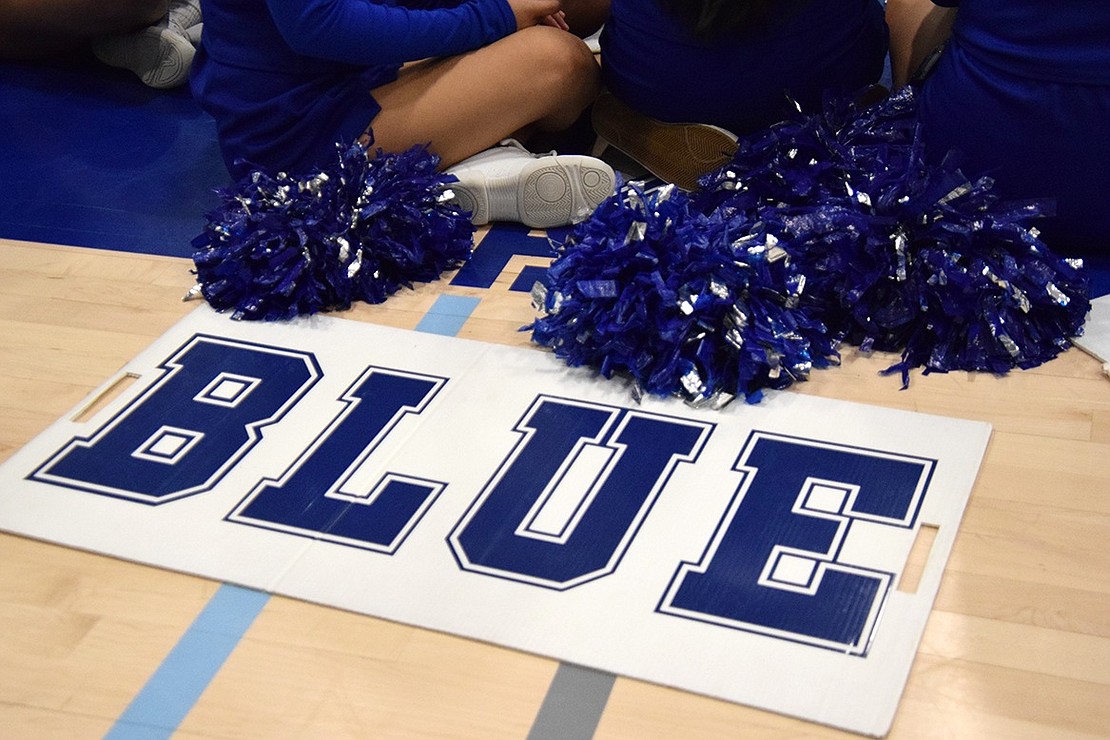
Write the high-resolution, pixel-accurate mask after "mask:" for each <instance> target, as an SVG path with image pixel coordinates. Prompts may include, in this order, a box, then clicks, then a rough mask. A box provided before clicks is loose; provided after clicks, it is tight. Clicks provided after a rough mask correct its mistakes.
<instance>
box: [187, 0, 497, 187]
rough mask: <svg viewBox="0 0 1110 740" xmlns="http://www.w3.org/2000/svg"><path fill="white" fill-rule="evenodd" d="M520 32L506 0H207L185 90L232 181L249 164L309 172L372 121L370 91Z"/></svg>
mask: <svg viewBox="0 0 1110 740" xmlns="http://www.w3.org/2000/svg"><path fill="white" fill-rule="evenodd" d="M515 30H516V19H515V18H514V16H513V13H512V9H511V8H510V7H509V5H508V3H507V2H506V1H505V0H453V1H452V0H440V1H439V2H438V3H437V2H435V0H381V1H380V2H372V1H371V0H204V34H203V41H202V44H201V48H200V49H199V50H198V52H197V55H196V58H195V59H194V61H193V70H192V75H191V86H192V91H193V95H194V97H196V99H197V101H198V102H199V103H200V105H201V107H202V108H204V110H206V111H208V112H209V113H210V114H212V116H213V117H214V118H215V119H216V128H217V131H218V133H219V139H220V149H221V152H222V153H223V157H224V161H225V162H226V163H227V166H228V170H229V171H230V172H231V174H232V176H233V177H235V178H236V179H238V178H240V177H242V176H243V175H244V174H246V173H247V171H249V169H250V166H251V165H254V166H258V167H263V168H266V169H268V170H271V171H275V172H276V171H279V170H283V171H287V172H291V173H303V172H309V171H312V170H313V169H316V168H319V167H321V166H323V165H326V164H328V163H330V162H333V161H335V158H336V156H337V155H336V143H337V142H343V143H350V142H352V141H354V139H356V138H357V137H358V136H359V135H360V134H361V133H362V132H363V130H364V129H365V128H366V127H367V125H369V124H370V122H371V120H372V119H373V118H374V116H375V115H376V114H377V113H378V111H379V110H380V107H379V106H378V104H377V102H375V100H374V98H373V96H372V95H371V92H370V91H371V90H372V89H374V88H376V87H379V86H380V85H383V84H385V83H387V82H390V81H392V80H394V79H396V76H397V70H398V69H399V68H400V66H401V64H402V63H404V62H408V61H414V60H418V59H424V58H428V57H436V56H450V55H454V54H460V53H462V52H465V51H469V50H472V49H476V48H478V47H480V46H482V45H484V44H487V43H490V42H493V41H496V40H497V39H499V38H501V37H503V36H506V35H508V34H510V33H512V32H513V31H515ZM240 158H242V159H245V160H247V162H248V163H249V164H248V165H239V164H236V160H238V159H240Z"/></svg>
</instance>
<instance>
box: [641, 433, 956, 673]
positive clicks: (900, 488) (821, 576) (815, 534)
mask: <svg viewBox="0 0 1110 740" xmlns="http://www.w3.org/2000/svg"><path fill="white" fill-rule="evenodd" d="M934 464H935V461H933V460H927V459H923V458H917V457H910V456H907V455H896V454H892V453H886V452H880V451H877V450H866V449H861V448H857V447H848V446H844V445H837V444H831V443H827V442H817V441H814V440H806V439H797V438H792V437H784V436H779V435H772V434H767V433H764V432H754V433H753V434H752V435H751V437H750V438H749V440H748V443H747V445H746V446H745V448H744V451H743V452H742V453H741V455H740V459H739V460H738V461H737V464H736V466H735V469H736V470H738V471H740V472H743V473H744V474H745V477H744V481H743V483H742V484H741V486H740V489H739V490H738V491H737V493H736V494H734V496H733V500H732V504H731V505H730V506H729V509H728V511H727V512H726V514H725V515H724V517H723V519H722V520H721V523H720V524H719V525H718V527H717V531H716V533H715V535H714V537H713V539H712V541H711V543H710V545H709V547H708V548H707V549H706V552H705V554H704V555H703V556H702V559H701V561H700V562H699V563H696V564H694V563H683V564H682V565H681V566H680V567H679V569H678V572H677V573H676V574H675V577H674V579H673V580H672V581H671V585H670V587H669V588H668V590H667V593H666V595H665V596H664V597H663V600H662V603H661V604H660V605H659V607H658V611H660V612H662V613H664V614H673V615H675V616H680V617H685V618H688V619H695V620H698V621H702V622H708V623H711V624H717V625H721V626H724V627H731V628H733V629H740V630H744V631H748V632H756V633H760V634H763V635H768V636H771V637H775V638H778V639H782V640H790V641H792V642H801V643H805V644H809V645H813V646H816V647H822V648H828V649H832V650H837V651H841V652H845V653H848V654H854V655H865V654H866V653H867V649H868V647H869V645H870V642H871V635H872V632H873V631H874V628H875V626H876V623H877V620H878V616H879V613H880V612H881V610H882V605H883V601H884V600H885V598H886V595H887V592H888V589H889V586H890V583H891V580H892V577H893V574H891V573H886V572H882V571H878V570H873V569H868V568H863V567H860V566H858V565H853V564H852V563H851V562H845V560H846V559H845V560H842V559H841V558H842V548H843V546H844V543H845V540H846V538H847V537H848V535H849V532H850V529H851V527H852V525H853V523H855V522H861V521H865V522H868V523H869V526H870V525H879V526H884V527H896V528H900V529H903V530H905V531H907V532H909V531H912V528H913V525H914V521H915V519H916V518H917V512H918V510H919V509H920V506H921V501H922V499H923V498H924V496H925V491H926V489H927V487H928V484H929V478H930V476H931V475H932V471H933V465H934Z"/></svg>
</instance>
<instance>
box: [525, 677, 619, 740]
mask: <svg viewBox="0 0 1110 740" xmlns="http://www.w3.org/2000/svg"><path fill="white" fill-rule="evenodd" d="M616 680H617V677H616V676H615V675H614V674H612V673H606V672H605V671H598V670H594V669H593V668H583V667H582V666H577V665H572V664H570V663H560V664H559V669H558V670H557V671H555V678H553V679H551V685H550V686H549V687H548V688H547V696H545V697H544V698H543V704H542V705H540V711H539V713H538V714H536V719H535V720H534V721H533V722H532V729H531V731H530V732H529V733H528V740H589V739H590V738H592V737H593V736H594V731H595V730H596V729H597V723H598V722H600V721H601V713H602V712H604V711H605V704H606V702H608V701H609V692H610V691H612V690H613V682H614V681H616Z"/></svg>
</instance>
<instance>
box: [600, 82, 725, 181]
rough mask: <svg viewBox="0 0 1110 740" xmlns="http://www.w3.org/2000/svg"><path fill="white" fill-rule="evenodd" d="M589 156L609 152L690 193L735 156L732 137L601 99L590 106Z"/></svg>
mask: <svg viewBox="0 0 1110 740" xmlns="http://www.w3.org/2000/svg"><path fill="white" fill-rule="evenodd" d="M592 120H593V126H594V132H595V133H597V135H598V145H597V146H596V147H595V148H594V154H595V156H596V155H598V154H600V153H601V152H602V151H604V148H605V146H612V147H614V148H616V149H619V150H620V151H622V152H624V153H625V154H626V155H628V156H629V157H631V158H632V159H634V160H636V162H638V163H639V164H640V165H642V166H643V167H644V168H646V169H647V170H648V171H649V172H651V173H652V174H653V175H655V176H656V177H658V178H659V179H661V180H665V181H667V182H673V183H674V184H675V185H678V187H680V188H682V189H683V190H696V189H697V187H698V178H699V177H701V176H702V175H704V174H706V173H708V172H712V171H713V170H715V169H717V168H718V167H721V166H722V165H724V164H726V163H727V162H728V161H729V160H731V159H732V157H733V155H734V154H736V136H735V135H733V134H732V133H731V132H729V131H726V130H725V129H723V128H718V127H717V126H710V125H709V124H704V123H665V122H663V121H657V120H655V119H654V118H649V117H647V116H645V115H643V114H642V113H638V112H636V111H634V110H633V109H632V108H629V107H628V106H627V105H625V104H624V103H622V102H621V101H619V100H617V99H616V98H615V97H614V96H613V95H612V94H610V93H604V94H602V95H601V97H599V98H598V99H597V100H596V101H595V102H594V106H593V113H592Z"/></svg>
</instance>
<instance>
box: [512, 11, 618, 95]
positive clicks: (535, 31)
mask: <svg viewBox="0 0 1110 740" xmlns="http://www.w3.org/2000/svg"><path fill="white" fill-rule="evenodd" d="M517 33H518V34H519V35H520V36H521V39H520V40H521V42H522V45H523V46H524V47H525V48H527V49H528V53H529V55H530V57H531V61H532V67H533V68H534V69H535V70H536V78H537V80H536V81H537V84H541V85H550V86H552V87H550V88H548V89H552V90H565V91H567V92H568V93H571V94H577V95H580V96H581V97H582V98H583V99H584V100H586V101H589V100H592V99H593V98H595V97H596V96H597V94H598V92H599V91H600V89H601V70H600V68H599V67H598V64H597V60H596V59H595V58H594V55H593V52H591V51H590V49H589V47H588V46H586V44H585V42H583V41H582V39H580V38H578V37H577V36H575V35H574V34H572V33H567V32H566V31H562V30H559V29H557V28H551V27H548V26H534V27H531V28H525V29H522V30H520V31H518V32H517ZM583 105H585V103H584V104H583Z"/></svg>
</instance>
